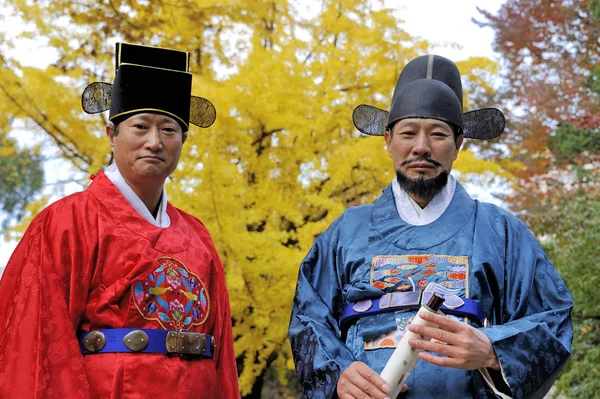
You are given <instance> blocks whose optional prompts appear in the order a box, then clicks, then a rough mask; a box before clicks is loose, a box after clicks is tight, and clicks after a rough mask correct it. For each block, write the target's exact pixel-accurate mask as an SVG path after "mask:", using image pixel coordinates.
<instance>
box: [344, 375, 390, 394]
mask: <svg viewBox="0 0 600 399" xmlns="http://www.w3.org/2000/svg"><path fill="white" fill-rule="evenodd" d="M343 388H344V390H345V391H346V392H347V393H349V394H350V395H352V396H353V397H355V398H357V399H362V398H364V399H367V398H373V399H384V398H387V395H386V394H385V392H383V391H381V390H380V389H378V388H377V387H376V386H375V385H373V383H372V382H371V381H369V380H368V379H366V378H364V377H363V376H362V375H360V374H354V375H352V376H351V378H349V379H348V381H347V384H345V386H344V387H343Z"/></svg>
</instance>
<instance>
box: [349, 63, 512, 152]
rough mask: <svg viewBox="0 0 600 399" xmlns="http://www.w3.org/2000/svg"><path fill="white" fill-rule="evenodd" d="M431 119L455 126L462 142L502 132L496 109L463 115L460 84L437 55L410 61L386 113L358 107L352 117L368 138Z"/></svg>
mask: <svg viewBox="0 0 600 399" xmlns="http://www.w3.org/2000/svg"><path fill="white" fill-rule="evenodd" d="M406 118H431V119H438V120H441V121H444V122H449V123H451V124H453V125H455V126H457V127H458V128H459V129H460V130H461V132H462V134H464V136H465V138H469V139H480V140H489V139H494V138H496V137H498V136H500V135H501V134H502V132H503V131H504V124H505V119H504V114H502V111H500V110H499V109H496V108H482V109H477V110H474V111H470V112H466V113H463V98H462V82H461V80H460V73H459V72H458V68H457V67H456V64H454V62H452V61H450V60H449V59H447V58H444V57H440V56H438V55H425V56H422V57H419V58H415V59H414V60H412V61H410V62H409V63H408V64H406V66H405V67H404V69H403V70H402V72H401V73H400V77H399V78H398V82H397V83H396V89H395V90H394V95H393V96H392V106H391V107H390V111H389V112H388V111H384V110H382V109H379V108H376V107H373V106H370V105H365V104H362V105H359V106H358V107H356V108H355V109H354V112H353V113H352V120H353V122H354V126H356V128H357V129H358V130H359V131H360V132H362V133H364V134H368V135H371V136H383V135H384V134H385V131H386V129H387V128H389V127H390V126H391V125H392V124H394V122H397V121H399V120H401V119H406Z"/></svg>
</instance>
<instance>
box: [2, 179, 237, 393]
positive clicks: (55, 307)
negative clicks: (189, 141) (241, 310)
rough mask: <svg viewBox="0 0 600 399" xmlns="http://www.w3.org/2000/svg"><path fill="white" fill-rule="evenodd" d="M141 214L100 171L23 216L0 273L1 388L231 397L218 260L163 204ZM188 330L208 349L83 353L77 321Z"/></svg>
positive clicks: (227, 323) (197, 227) (233, 377)
mask: <svg viewBox="0 0 600 399" xmlns="http://www.w3.org/2000/svg"><path fill="white" fill-rule="evenodd" d="M167 213H168V215H169V217H170V219H171V225H170V227H168V228H165V229H161V228H159V227H156V226H153V225H152V224H150V223H149V222H148V221H146V220H145V219H144V218H143V217H142V216H140V215H139V214H138V213H137V212H136V211H135V210H134V209H133V208H132V207H131V205H130V204H129V203H128V202H127V200H126V199H125V198H124V197H123V196H122V195H121V193H120V192H119V190H118V189H117V188H116V187H115V186H114V185H113V184H112V183H111V181H110V180H109V179H108V178H107V177H106V175H104V173H103V172H99V174H98V176H97V177H96V178H95V179H94V181H93V182H92V184H91V185H90V187H89V188H88V189H87V190H85V191H83V192H80V193H76V194H73V195H71V196H68V197H66V198H64V199H62V200H60V201H57V202H56V203H54V204H52V205H51V206H49V207H48V208H47V209H45V210H44V211H43V212H41V213H40V214H39V215H38V216H37V217H36V218H35V219H34V220H33V222H32V223H31V225H30V226H29V228H28V230H27V232H26V233H25V235H24V237H23V239H22V240H21V242H20V243H19V245H18V246H17V248H16V250H15V252H14V254H13V255H12V257H11V259H10V261H9V262H8V265H7V267H6V270H5V272H4V276H3V278H2V281H1V282H0V397H1V398H13V397H15V398H17V397H18V398H32V397H33V398H142V397H143V398H165V397H171V398H177V399H180V398H239V396H240V394H239V391H238V383H237V370H236V364H235V357H234V352H233V340H232V333H231V317H230V310H229V299H228V296H227V288H226V286H225V277H224V272H223V266H222V264H221V261H220V260H219V256H218V255H217V251H216V250H215V248H214V245H213V243H212V240H211V238H210V235H209V233H208V231H207V229H206V227H205V226H204V225H203V224H202V223H201V222H200V221H199V220H198V219H196V218H194V217H193V216H191V215H189V214H187V213H185V212H182V211H180V210H178V209H176V208H175V207H173V206H171V205H170V204H168V205H167ZM103 328H154V329H161V328H162V329H168V330H178V329H182V330H189V331H195V332H202V333H207V334H211V335H213V336H214V338H215V344H216V348H215V354H214V357H213V358H212V359H209V358H200V359H191V360H186V359H182V358H180V357H179V356H167V355H165V354H135V353H107V354H90V355H85V356H83V355H82V354H81V350H80V347H79V342H78V340H77V338H76V335H77V332H78V331H81V330H94V329H103Z"/></svg>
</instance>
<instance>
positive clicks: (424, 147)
mask: <svg viewBox="0 0 600 399" xmlns="http://www.w3.org/2000/svg"><path fill="white" fill-rule="evenodd" d="M414 143H415V144H414V146H413V149H412V154H413V155H415V156H420V157H429V156H430V155H431V143H430V142H429V137H428V135H427V134H426V133H425V132H422V131H421V132H419V134H417V137H416V138H415V142H414Z"/></svg>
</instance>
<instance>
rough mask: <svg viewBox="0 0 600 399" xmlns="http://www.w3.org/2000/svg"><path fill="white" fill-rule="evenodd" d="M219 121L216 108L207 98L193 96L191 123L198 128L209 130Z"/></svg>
mask: <svg viewBox="0 0 600 399" xmlns="http://www.w3.org/2000/svg"><path fill="white" fill-rule="evenodd" d="M216 119H217V110H216V109H215V106H214V105H213V104H212V103H211V102H210V101H208V100H207V99H206V98H202V97H196V96H192V101H191V103H190V122H191V123H193V124H194V125H196V126H199V127H203V128H207V127H209V126H210V125H212V124H213V123H215V120H216Z"/></svg>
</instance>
